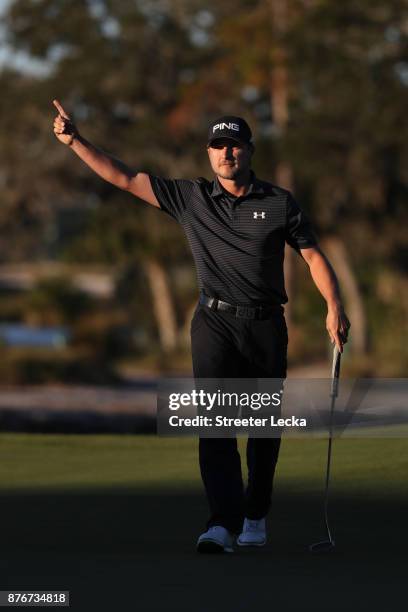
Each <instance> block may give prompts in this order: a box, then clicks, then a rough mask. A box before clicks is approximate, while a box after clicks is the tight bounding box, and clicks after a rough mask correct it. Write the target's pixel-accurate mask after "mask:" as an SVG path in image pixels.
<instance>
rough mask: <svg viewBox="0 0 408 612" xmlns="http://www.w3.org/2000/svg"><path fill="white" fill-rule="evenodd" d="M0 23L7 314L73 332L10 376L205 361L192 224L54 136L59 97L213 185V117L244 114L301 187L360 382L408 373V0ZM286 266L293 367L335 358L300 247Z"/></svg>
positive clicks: (116, 146) (1, 273)
mask: <svg viewBox="0 0 408 612" xmlns="http://www.w3.org/2000/svg"><path fill="white" fill-rule="evenodd" d="M0 28H1V44H0V48H1V52H2V55H1V57H2V70H1V74H0V86H1V90H2V92H3V95H2V96H1V98H0V112H1V116H2V124H3V129H2V131H1V134H0V158H1V165H0V184H1V203H0V204H1V205H0V247H1V248H0V323H1V325H7V324H10V323H13V324H15V325H26V326H28V327H30V326H31V327H33V326H34V327H41V326H48V327H51V328H52V327H53V326H64V327H65V328H67V329H68V330H69V334H70V335H69V341H68V343H67V344H66V345H64V346H59V347H57V348H56V347H55V346H54V347H52V348H49V349H46V348H41V349H39V348H35V347H34V348H33V347H31V348H27V347H21V346H20V347H16V346H14V347H13V346H9V345H7V342H3V344H1V343H0V363H1V366H0V382H3V383H21V382H50V381H65V382H74V381H79V382H95V383H106V382H118V381H120V380H121V377H123V376H124V375H125V374H126V372H133V373H134V372H136V373H137V372H142V371H143V372H146V371H153V372H163V371H169V370H171V371H188V370H189V368H190V358H189V322H190V319H191V315H192V312H193V309H194V305H195V302H196V299H197V289H196V280H195V273H194V269H193V264H192V258H191V255H190V253H189V250H188V247H187V243H186V240H185V238H184V236H183V234H182V230H181V229H180V228H179V227H178V226H177V224H176V223H175V222H173V221H172V220H171V219H169V218H167V216H166V215H164V214H161V213H160V212H159V211H157V210H155V209H152V208H151V207H149V206H146V205H145V204H143V203H142V202H139V201H137V200H136V199H135V198H132V197H131V196H130V195H129V194H126V193H123V192H121V191H119V190H117V189H115V188H114V187H112V186H111V185H109V184H107V183H105V182H103V181H102V180H101V179H99V178H98V177H97V176H96V175H93V173H92V172H91V171H90V170H89V169H88V168H87V167H86V166H85V165H84V164H82V163H81V162H80V161H79V160H78V159H77V158H76V157H75V156H74V155H73V154H72V153H71V152H70V151H69V150H68V149H67V148H66V147H64V146H62V145H61V144H59V143H58V142H57V140H56V139H55V137H54V135H53V131H52V123H53V118H54V115H55V112H54V110H55V109H54V108H53V106H52V99H53V98H58V99H59V100H60V101H61V102H62V103H63V105H64V107H65V108H66V109H67V110H68V112H70V113H72V115H73V117H74V119H75V121H76V123H77V125H78V128H79V130H80V132H81V133H82V134H83V135H84V136H85V137H86V138H87V139H89V140H90V141H91V142H93V143H94V144H96V145H97V146H100V147H101V148H103V149H105V150H106V151H108V152H110V153H112V154H114V155H115V156H117V157H118V158H121V159H123V160H124V161H125V162H126V163H127V164H128V165H130V166H131V167H134V168H135V169H139V170H144V171H148V172H151V173H156V174H160V175H163V176H171V177H185V178H191V177H196V176H206V177H208V178H210V177H211V172H210V167H209V164H208V161H207V154H206V150H205V139H206V131H207V125H208V123H209V121H210V120H212V119H213V118H214V117H215V116H217V115H221V114H224V113H234V114H242V115H244V116H245V117H246V118H247V119H248V121H249V122H250V123H251V125H252V126H253V131H254V135H255V143H256V154H255V158H254V169H255V171H256V173H257V174H258V175H259V176H260V177H262V178H264V179H266V180H271V181H272V182H273V181H275V182H277V183H278V184H281V185H282V186H284V187H288V188H290V189H292V190H293V191H294V193H295V196H296V198H297V199H298V201H299V202H300V203H301V205H302V206H303V207H304V208H305V209H306V210H307V211H308V212H309V214H310V215H311V217H312V219H313V222H314V225H315V228H316V232H317V234H318V236H319V239H320V242H321V246H322V248H323V250H324V251H325V252H326V254H327V255H328V257H329V259H330V260H331V262H332V264H333V266H334V268H335V270H336V272H337V274H338V276H339V279H340V283H341V286H342V292H343V295H344V300H345V304H346V308H347V312H348V313H349V317H350V319H351V322H352V334H351V339H350V342H349V345H348V347H347V353H348V358H347V360H346V365H347V368H348V371H349V373H352V374H356V375H357V374H358V375H379V376H405V375H406V372H407V365H408V348H407V346H408V337H407V329H408V326H407V318H408V317H407V314H408V281H407V276H406V269H407V260H408V242H407V238H406V236H407V213H406V207H407V194H408V125H407V121H406V109H407V108H408V95H407V94H408V5H407V3H406V1H405V0H360V2H358V3H356V2H353V1H352V0H342V2H335V1H334V0H251V1H250V0H234V2H232V1H231V0H223V2H221V3H220V2H215V1H214V0H205V1H203V0H120V1H117V2H114V1H113V0H81V1H80V2H78V1H77V0H11V1H10V2H9V3H8V4H7V5H5V6H4V9H3V15H2V18H1V23H0ZM84 274H85V275H86V278H85V277H84ZM286 274H287V285H288V292H289V295H290V306H289V307H288V312H287V315H288V320H289V323H290V359H291V363H292V364H294V365H297V364H298V365H303V364H304V365H309V364H311V363H313V362H319V361H321V360H323V359H326V358H327V350H328V348H327V347H328V341H327V335H326V331H325V325H324V321H325V305H324V303H323V300H322V298H321V297H320V295H319V294H318V292H317V290H316V288H315V287H314V285H313V283H312V281H311V279H310V277H309V274H308V271H307V268H306V267H305V264H304V262H303V261H302V260H301V259H300V258H299V257H297V256H296V255H295V254H293V253H290V252H288V253H287V257H286ZM101 286H103V289H101ZM0 337H1V334H0Z"/></svg>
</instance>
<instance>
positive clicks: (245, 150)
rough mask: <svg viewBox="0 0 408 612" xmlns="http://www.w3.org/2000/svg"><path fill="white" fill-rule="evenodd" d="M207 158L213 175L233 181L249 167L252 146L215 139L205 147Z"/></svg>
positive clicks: (227, 139) (234, 141)
mask: <svg viewBox="0 0 408 612" xmlns="http://www.w3.org/2000/svg"><path fill="white" fill-rule="evenodd" d="M207 151H208V157H209V158H210V163H211V167H212V169H213V171H214V172H215V174H216V175H217V176H219V177H221V178H224V179H229V180H234V179H236V178H238V177H239V176H241V175H242V174H244V173H246V172H247V171H248V169H249V168H250V166H251V158H252V153H253V147H252V145H248V144H241V143H240V142H237V141H236V140H231V139H229V138H217V140H214V141H213V142H212V143H211V145H210V146H208V147H207Z"/></svg>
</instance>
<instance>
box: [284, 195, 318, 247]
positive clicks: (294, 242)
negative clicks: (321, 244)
mask: <svg viewBox="0 0 408 612" xmlns="http://www.w3.org/2000/svg"><path fill="white" fill-rule="evenodd" d="M285 239H286V242H287V243H288V244H289V245H290V246H291V247H292V248H294V249H295V250H296V251H299V250H300V249H307V248H309V247H313V246H316V245H317V239H316V236H315V234H314V232H313V229H312V226H311V223H310V221H309V218H308V216H307V215H306V213H305V212H304V211H303V210H302V209H301V208H300V206H299V204H298V203H297V202H296V200H295V199H294V198H293V196H292V195H291V194H289V195H288V200H287V210H286V234H285Z"/></svg>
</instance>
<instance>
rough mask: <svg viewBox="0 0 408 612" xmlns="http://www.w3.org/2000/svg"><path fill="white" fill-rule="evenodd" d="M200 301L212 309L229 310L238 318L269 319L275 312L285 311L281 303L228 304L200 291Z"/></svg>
mask: <svg viewBox="0 0 408 612" xmlns="http://www.w3.org/2000/svg"><path fill="white" fill-rule="evenodd" d="M199 303H200V304H202V305H203V306H207V307H208V308H210V309H211V310H219V311H221V312H228V313H230V314H233V315H234V317H237V318H238V319H257V320H262V319H269V318H270V317H272V316H273V315H274V314H277V313H283V308H282V306H281V305H280V304H264V305H263V306H262V305H261V306H238V305H235V304H228V302H223V300H219V299H218V298H215V297H210V296H208V295H206V294H205V293H203V292H202V291H201V292H200V300H199Z"/></svg>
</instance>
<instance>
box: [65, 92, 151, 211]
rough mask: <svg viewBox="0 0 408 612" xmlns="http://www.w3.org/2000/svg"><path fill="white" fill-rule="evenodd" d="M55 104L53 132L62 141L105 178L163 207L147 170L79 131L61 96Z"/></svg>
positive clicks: (116, 185) (148, 201)
mask: <svg viewBox="0 0 408 612" xmlns="http://www.w3.org/2000/svg"><path fill="white" fill-rule="evenodd" d="M53 104H54V106H55V107H56V109H57V110H58V115H57V116H56V117H55V119H54V134H55V136H56V137H57V138H58V140H59V141H60V142H62V143H63V144H65V145H67V146H68V147H69V148H70V149H72V151H74V153H76V154H77V155H78V157H79V158H80V159H82V161H83V162H85V163H86V165H87V166H89V167H90V168H91V170H93V171H94V172H96V174H98V175H99V176H100V177H101V178H103V179H104V180H105V181H108V182H109V183H112V185H115V187H118V188H119V189H123V190H124V191H129V192H130V193H132V194H133V195H135V196H136V197H138V198H141V199H142V200H144V201H145V202H147V203H148V204H151V205H152V206H156V207H157V208H160V205H159V202H158V201H157V198H156V196H155V195H154V193H153V190H152V187H151V183H150V178H149V175H148V174H145V173H144V172H135V171H134V170H132V169H131V168H129V166H127V165H126V164H124V163H123V162H122V161H120V160H119V159H115V158H114V157H112V156H111V155H109V154H108V153H105V152H104V151H102V150H101V149H98V148H97V147H95V146H94V145H93V144H91V143H90V142H89V141H87V140H86V139H85V138H84V137H83V136H81V135H80V133H79V132H78V129H77V127H76V125H75V124H74V122H73V121H72V120H71V118H70V116H69V115H68V113H67V112H66V111H65V110H64V109H63V107H62V106H61V104H60V103H59V102H58V100H53Z"/></svg>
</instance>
